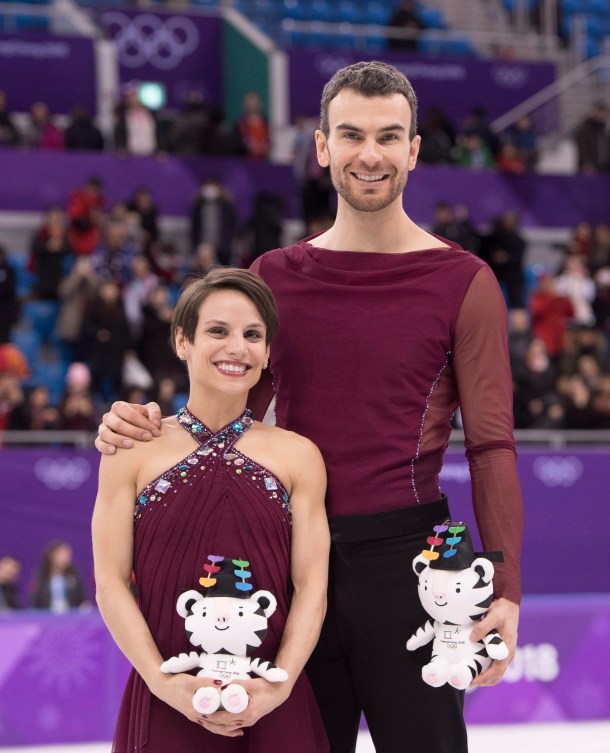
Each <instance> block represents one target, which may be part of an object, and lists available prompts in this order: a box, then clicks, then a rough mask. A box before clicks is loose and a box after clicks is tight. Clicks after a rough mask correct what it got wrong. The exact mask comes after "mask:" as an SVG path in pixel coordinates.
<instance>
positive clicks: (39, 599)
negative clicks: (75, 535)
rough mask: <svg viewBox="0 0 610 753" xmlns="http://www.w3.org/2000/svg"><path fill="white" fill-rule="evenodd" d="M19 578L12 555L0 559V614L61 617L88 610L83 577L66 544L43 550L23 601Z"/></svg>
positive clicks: (57, 543) (17, 562) (17, 563)
mask: <svg viewBox="0 0 610 753" xmlns="http://www.w3.org/2000/svg"><path fill="white" fill-rule="evenodd" d="M20 576H21V562H20V560H19V559H18V558H17V557H14V556H13V555H11V554H3V555H2V556H0V612H8V611H13V610H16V609H23V608H26V607H33V608H34V609H47V610H50V611H51V612H54V613H56V614H60V613H62V612H65V611H66V610H68V609H76V608H81V609H82V608H86V607H88V606H90V602H89V601H87V598H86V594H85V588H84V584H83V580H82V577H81V575H80V573H79V571H78V568H77V567H76V565H75V564H74V562H73V552H72V546H71V545H70V544H69V543H68V542H67V541H62V540H55V541H50V542H49V544H48V545H47V546H46V547H45V549H44V551H43V552H42V554H41V557H40V562H39V564H38V568H37V572H36V574H35V576H34V578H33V580H32V582H31V583H29V584H27V589H26V590H27V597H26V599H24V598H23V595H22V592H23V590H24V589H21V588H20V585H21V584H20ZM26 601H27V603H26Z"/></svg>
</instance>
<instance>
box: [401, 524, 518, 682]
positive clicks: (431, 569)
mask: <svg viewBox="0 0 610 753" xmlns="http://www.w3.org/2000/svg"><path fill="white" fill-rule="evenodd" d="M434 533H435V535H433V536H430V537H429V538H428V543H429V544H430V545H431V549H430V550H424V551H423V552H422V553H421V554H418V555H417V557H415V559H414V560H413V570H414V571H415V574H416V575H417V576H418V577H419V586H418V592H419V598H420V601H421V603H422V606H423V607H424V609H425V610H426V612H428V614H429V615H430V617H431V618H432V619H430V620H428V621H427V622H426V623H425V624H424V625H422V627H420V628H419V629H418V630H417V632H416V633H414V634H413V635H412V636H411V637H410V638H409V640H408V641H407V649H408V650H409V651H415V650H416V649H418V648H420V647H421V646H425V645H426V644H427V643H429V642H430V641H432V640H433V639H434V642H433V644H432V661H430V662H429V663H428V664H426V665H425V666H424V667H423V668H422V678H423V680H424V682H426V683H428V685H432V686H433V687H435V688H437V687H440V686H441V685H444V684H445V683H446V682H448V683H449V684H450V685H452V686H453V687H454V688H459V689H460V690H463V689H465V688H467V687H468V686H469V685H470V683H471V682H472V680H473V679H474V678H475V677H477V676H478V675H479V674H481V672H483V671H484V670H485V669H487V667H489V665H490V664H491V662H492V659H506V657H507V656H508V653H509V652H508V647H507V645H506V644H505V643H504V641H503V640H502V638H501V637H500V635H499V634H498V632H497V631H496V630H493V631H492V632H491V633H488V634H487V635H486V636H485V637H484V638H483V640H482V641H477V642H474V641H471V640H470V633H471V631H472V629H473V628H474V627H475V624H476V622H477V621H478V620H479V619H481V617H482V616H483V614H484V613H485V612H486V611H487V609H489V607H490V605H491V602H492V599H493V583H492V579H493V575H494V566H493V564H492V562H491V561H490V559H488V558H487V557H480V556H479V557H477V556H475V554H474V552H473V551H472V544H471V541H470V535H469V533H468V530H467V528H466V526H465V525H464V524H462V523H452V522H451V521H445V523H443V524H441V525H439V526H435V527H434ZM445 533H446V534H448V535H447V536H445V537H443V534H445ZM486 554H487V555H488V556H493V557H494V558H495V559H500V558H501V555H499V554H498V553H486Z"/></svg>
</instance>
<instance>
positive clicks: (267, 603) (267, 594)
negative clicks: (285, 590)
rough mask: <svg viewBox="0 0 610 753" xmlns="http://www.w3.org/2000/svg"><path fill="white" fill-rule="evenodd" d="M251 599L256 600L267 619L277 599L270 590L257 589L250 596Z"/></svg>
mask: <svg viewBox="0 0 610 753" xmlns="http://www.w3.org/2000/svg"><path fill="white" fill-rule="evenodd" d="M250 598H251V599H252V600H253V601H258V604H259V607H260V608H261V609H262V611H263V614H264V615H265V617H266V618H267V619H269V617H271V615H272V614H273V613H274V612H275V608H276V607H277V599H276V598H275V596H274V595H273V594H272V593H271V591H257V592H256V593H253V594H252V596H251V597H250Z"/></svg>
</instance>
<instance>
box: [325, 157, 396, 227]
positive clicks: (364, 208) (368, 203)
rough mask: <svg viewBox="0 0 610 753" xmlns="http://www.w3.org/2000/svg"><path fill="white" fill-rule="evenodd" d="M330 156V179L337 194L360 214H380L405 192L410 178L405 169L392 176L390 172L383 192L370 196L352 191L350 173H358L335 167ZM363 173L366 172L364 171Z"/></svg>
mask: <svg viewBox="0 0 610 753" xmlns="http://www.w3.org/2000/svg"><path fill="white" fill-rule="evenodd" d="M328 156H329V160H330V178H331V180H332V183H333V186H334V187H335V190H336V192H337V193H338V194H339V196H341V198H342V199H343V200H344V201H346V202H347V203H348V204H349V205H350V206H351V207H353V208H354V209H356V210H358V211H359V212H379V211H380V210H381V209H385V208H386V207H387V206H389V205H390V204H392V203H393V202H394V201H396V199H397V198H398V197H399V196H400V195H401V194H402V192H403V191H404V190H405V186H406V185H407V179H408V177H409V170H408V168H406V169H405V171H404V173H396V172H394V174H393V175H392V172H390V173H389V177H387V178H384V180H383V184H384V186H383V187H384V190H383V191H379V190H378V189H377V190H376V191H375V193H373V192H372V191H371V193H370V194H368V195H367V194H366V193H363V192H356V191H354V190H352V187H351V185H350V183H349V181H350V180H352V176H351V174H350V173H352V172H357V171H355V170H348V171H347V172H345V171H344V170H342V169H339V168H337V167H335V166H333V162H332V159H330V152H329V155H328ZM362 172H366V171H365V170H363V171H362ZM354 180H357V179H354ZM374 185H377V184H374Z"/></svg>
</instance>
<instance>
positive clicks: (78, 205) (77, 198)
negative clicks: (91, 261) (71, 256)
mask: <svg viewBox="0 0 610 753" xmlns="http://www.w3.org/2000/svg"><path fill="white" fill-rule="evenodd" d="M103 207H104V196H103V184H102V181H101V179H100V178H97V177H95V176H93V177H91V178H89V180H88V181H87V182H86V184H85V185H84V186H83V187H82V188H79V189H77V190H76V191H74V192H73V193H72V195H71V196H70V199H69V200H68V208H67V210H66V211H67V215H68V218H69V220H70V229H69V232H68V240H69V241H70V243H71V245H72V248H73V249H74V253H75V254H77V255H81V256H88V255H89V254H91V253H92V251H93V250H94V249H95V248H96V246H97V245H98V243H99V242H100V223H101V217H102V209H103Z"/></svg>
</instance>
